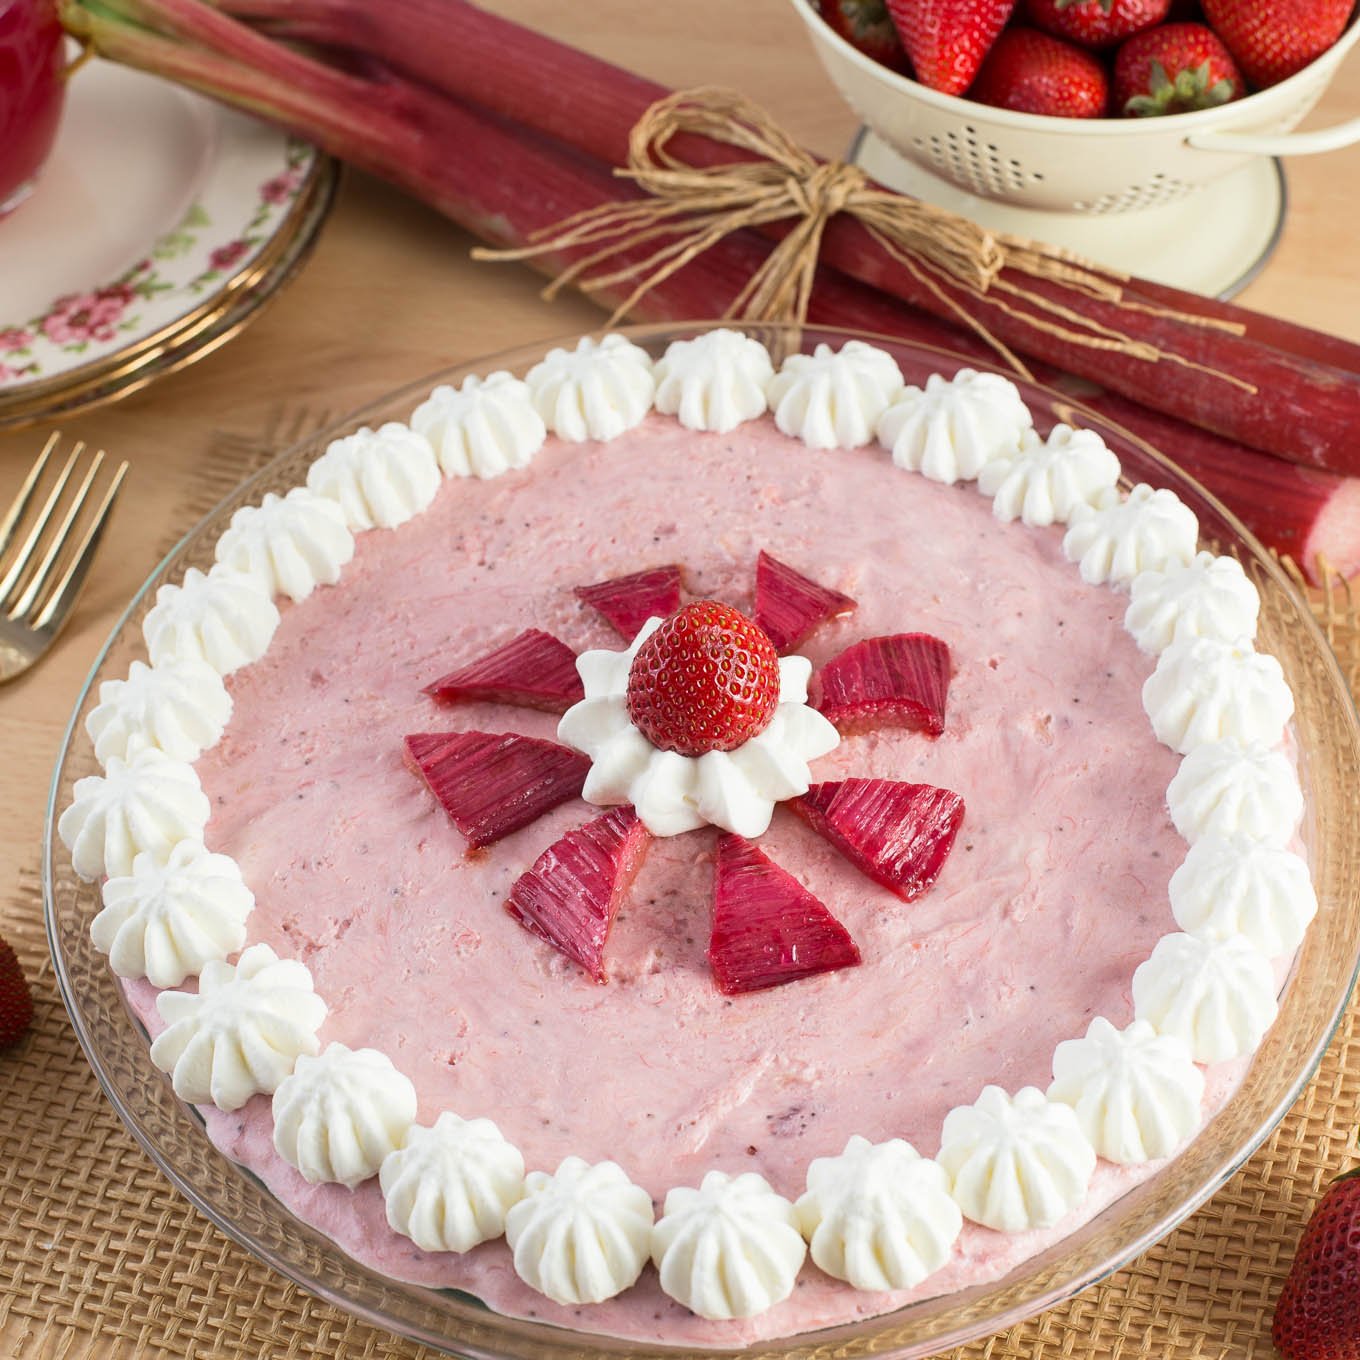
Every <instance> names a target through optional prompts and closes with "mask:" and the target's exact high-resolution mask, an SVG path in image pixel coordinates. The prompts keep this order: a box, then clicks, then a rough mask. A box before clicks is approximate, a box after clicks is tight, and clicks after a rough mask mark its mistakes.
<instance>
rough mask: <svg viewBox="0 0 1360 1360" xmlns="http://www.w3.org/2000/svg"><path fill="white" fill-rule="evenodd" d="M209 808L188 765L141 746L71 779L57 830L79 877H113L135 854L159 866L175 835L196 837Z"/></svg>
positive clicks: (124, 871)
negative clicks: (144, 855)
mask: <svg viewBox="0 0 1360 1360" xmlns="http://www.w3.org/2000/svg"><path fill="white" fill-rule="evenodd" d="M211 811H212V809H211V807H210V805H209V803H208V795H207V794H206V793H204V792H203V789H202V787H201V785H200V784H199V782H198V775H197V774H196V773H195V771H194V767H193V766H192V765H190V764H188V763H187V762H186V761H183V760H172V759H171V758H170V757H169V756H168V755H166V754H165V753H164V752H163V751H158V750H156V749H155V748H154V747H141V748H139V749H138V750H137V751H135V752H134V753H133V754H132V755H131V756H129V757H128V759H127V760H122V759H120V758H119V757H118V756H111V757H110V758H109V762H108V764H107V765H106V766H105V768H104V773H103V774H102V775H97V774H92V775H87V776H86V777H85V778H84V779H78V780H76V785H75V788H74V789H73V790H72V799H71V805H70V807H68V808H67V809H66V811H65V812H63V813H62V814H61V818H60V820H59V821H58V822H57V835H58V836H60V837H61V841H62V844H63V845H64V846H65V847H66V848H67V849H68V850H69V851H70V852H71V863H72V864H73V865H74V866H75V871H76V873H77V874H79V875H80V877H81V878H83V879H85V880H86V881H87V882H88V881H89V880H91V879H96V878H98V877H99V876H100V875H101V874H107V875H108V876H109V877H110V878H121V877H125V876H127V875H128V874H130V873H131V872H132V861H133V860H134V859H135V858H136V857H137V856H138V855H140V854H142V853H143V852H145V853H147V854H149V855H151V856H152V858H153V859H155V860H157V861H158V862H159V863H162V864H163V863H164V862H165V861H166V860H167V859H168V858H169V857H170V852H171V851H172V850H173V849H174V848H175V846H176V845H177V844H179V842H180V841H182V840H201V839H202V838H203V828H204V827H205V826H206V825H207V823H208V815H209V813H210V812H211Z"/></svg>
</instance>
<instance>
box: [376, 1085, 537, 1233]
mask: <svg viewBox="0 0 1360 1360" xmlns="http://www.w3.org/2000/svg"><path fill="white" fill-rule="evenodd" d="M378 1182H379V1184H380V1185H381V1186H382V1192H383V1199H384V1200H385V1201H386V1205H387V1222H388V1224H389V1225H390V1226H391V1228H392V1230H393V1231H394V1232H399V1233H401V1234H402V1236H403V1237H409V1238H410V1239H411V1241H413V1242H414V1243H415V1244H416V1246H418V1247H419V1248H420V1249H421V1250H422V1251H471V1250H472V1248H473V1247H475V1246H476V1245H477V1244H478V1243H479V1242H486V1241H489V1240H490V1239H491V1238H493V1237H499V1236H500V1235H501V1233H503V1232H504V1231H505V1216H506V1214H507V1212H508V1211H509V1209H510V1206H511V1205H512V1204H514V1203H515V1201H516V1200H518V1199H519V1197H520V1196H521V1195H522V1194H523V1193H524V1158H523V1157H522V1156H520V1153H519V1149H518V1148H516V1147H515V1146H514V1145H513V1144H512V1143H510V1142H507V1140H506V1138H505V1136H504V1135H503V1134H502V1133H501V1131H500V1129H498V1128H497V1127H496V1125H495V1124H494V1123H493V1122H492V1121H491V1120H490V1119H462V1118H460V1117H459V1116H458V1115H456V1114H452V1113H450V1112H448V1111H445V1112H444V1113H443V1114H441V1115H440V1116H439V1118H438V1119H436V1120H435V1122H434V1126H433V1127H432V1128H426V1127H424V1126H423V1125H420V1124H413V1125H412V1126H411V1128H410V1129H409V1130H408V1131H407V1134H406V1141H405V1142H404V1143H403V1144H402V1145H401V1147H399V1148H398V1149H397V1150H396V1151H395V1152H391V1153H389V1154H388V1155H387V1156H386V1157H385V1158H384V1159H383V1164H382V1169H381V1170H380V1171H379V1173H378Z"/></svg>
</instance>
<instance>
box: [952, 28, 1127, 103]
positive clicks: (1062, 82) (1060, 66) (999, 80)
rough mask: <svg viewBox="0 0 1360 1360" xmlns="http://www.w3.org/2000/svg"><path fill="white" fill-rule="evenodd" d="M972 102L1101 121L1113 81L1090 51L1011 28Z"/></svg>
mask: <svg viewBox="0 0 1360 1360" xmlns="http://www.w3.org/2000/svg"><path fill="white" fill-rule="evenodd" d="M968 97H969V98H970V99H976V100H977V101H978V103H980V104H991V105H992V106H993V107H995V108H999V109H1012V110H1014V111H1015V112H1016V113H1041V114H1047V115H1049V116H1050V117H1054V118H1100V117H1102V116H1103V115H1104V113H1105V105H1106V103H1107V102H1108V99H1109V79H1108V77H1107V76H1106V74H1105V68H1104V66H1102V65H1101V63H1100V62H1099V61H1098V60H1097V59H1096V58H1095V57H1094V56H1092V55H1091V53H1090V52H1088V51H1086V49H1085V48H1082V47H1077V46H1076V45H1075V44H1073V43H1068V42H1063V41H1062V39H1061V38H1054V37H1051V36H1050V35H1049V34H1047V33H1040V32H1039V30H1038V29H1035V28H1008V29H1007V30H1006V31H1005V32H1004V33H1003V34H1002V35H1001V36H1000V37H999V38H998V39H997V40H996V43H995V45H994V46H993V48H992V50H991V51H990V52H989V53H988V54H987V60H986V61H985V62H983V63H982V70H981V71H979V72H978V78H977V80H975V81H974V82H973V87H972V89H970V90H969V91H968Z"/></svg>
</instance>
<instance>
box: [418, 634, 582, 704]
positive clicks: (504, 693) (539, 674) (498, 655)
mask: <svg viewBox="0 0 1360 1360" xmlns="http://www.w3.org/2000/svg"><path fill="white" fill-rule="evenodd" d="M425 693H426V694H430V695H433V696H434V697H435V698H436V699H438V700H440V701H441V702H442V703H446V704H457V703H468V702H477V701H481V702H483V703H491V704H518V705H519V706H520V707H521V708H541V709H543V710H545V711H546V712H548V713H565V712H566V711H567V709H569V708H570V707H571V706H572V704H574V703H576V702H577V700H579V699H583V698H584V697H585V691H584V690H583V689H582V688H581V677H580V676H579V675H578V674H577V673H576V653H575V652H573V651H572V650H571V648H570V647H568V646H567V644H566V643H565V642H559V641H558V639H557V638H555V637H553V635H552V634H551V633H545V632H543V631H542V630H541V629H538V628H527V629H525V631H524V632H522V633H521V634H520V635H519V636H518V637H517V638H515V639H514V641H513V642H507V643H506V644H505V646H504V647H497V648H496V650H495V651H494V652H488V653H487V654H486V655H485V656H483V657H480V658H478V659H477V660H476V661H470V662H469V663H468V664H467V665H466V666H460V667H459V668H458V669H457V670H456V671H450V672H449V674H448V675H446V676H444V677H443V679H441V680H436V681H435V682H434V684H432V685H426V686H425Z"/></svg>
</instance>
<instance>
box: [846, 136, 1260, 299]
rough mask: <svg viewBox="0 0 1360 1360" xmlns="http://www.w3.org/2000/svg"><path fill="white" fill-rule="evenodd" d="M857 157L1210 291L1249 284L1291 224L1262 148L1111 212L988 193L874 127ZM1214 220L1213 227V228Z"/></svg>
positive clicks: (921, 189) (942, 203) (997, 225)
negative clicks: (910, 156)
mask: <svg viewBox="0 0 1360 1360" xmlns="http://www.w3.org/2000/svg"><path fill="white" fill-rule="evenodd" d="M849 159H850V160H851V161H852V162H853V163H854V164H855V165H858V166H859V167H860V168H861V169H863V170H865V171H866V172H867V173H868V174H870V175H872V176H873V178H874V179H876V180H878V181H879V182H880V183H882V184H886V185H887V186H888V187H889V188H892V189H897V190H899V191H900V192H902V193H906V194H911V195H912V196H913V197H914V198H919V199H921V200H922V201H923V202H926V203H934V204H937V205H938V206H939V207H941V208H948V209H949V210H950V211H951V212H956V213H958V214H960V215H961V216H963V217H967V218H971V219H972V220H973V221H974V222H978V223H980V224H981V225H982V226H984V227H989V228H990V229H991V230H993V231H998V232H1010V233H1012V234H1013V235H1016V236H1028V237H1031V238H1032V239H1034V240H1036V241H1044V242H1047V243H1048V244H1049V245H1056V246H1065V247H1066V248H1067V249H1069V250H1073V251H1076V252H1077V253H1078V254H1079V255H1084V256H1085V257H1086V258H1087V259H1089V260H1094V261H1095V262H1096V263H1098V264H1103V265H1105V266H1106V267H1107V268H1110V269H1114V270H1117V271H1119V272H1121V273H1124V274H1130V275H1133V276H1135V277H1137V278H1143V279H1152V280H1153V281H1155V282H1157V283H1166V284H1172V285H1174V286H1175V287H1177V288H1186V289H1189V290H1190V291H1192V292H1196V293H1205V294H1208V295H1209V296H1217V297H1231V296H1232V295H1233V294H1234V293H1236V292H1239V291H1240V290H1241V289H1243V288H1245V287H1246V286H1247V284H1248V283H1250V282H1251V280H1252V279H1254V278H1255V277H1256V275H1257V274H1258V273H1259V272H1260V270H1261V268H1262V266H1263V265H1264V264H1265V262H1266V260H1267V259H1268V258H1269V257H1270V253H1271V252H1272V251H1273V250H1274V249H1275V246H1276V243H1277V242H1278V241H1279V239H1280V231H1281V228H1282V226H1283V223H1284V213H1285V204H1286V190H1285V180H1284V171H1283V169H1282V168H1281V166H1280V164H1279V162H1278V161H1274V160H1270V159H1268V158H1266V157H1264V156H1261V157H1257V158H1256V159H1255V160H1253V161H1251V162H1250V163H1249V164H1248V165H1247V166H1245V167H1244V168H1243V169H1241V170H1237V171H1234V172H1232V173H1231V174H1228V175H1224V176H1223V177H1222V178H1221V179H1217V180H1214V181H1212V182H1211V183H1209V184H1207V185H1205V186H1204V187H1203V188H1202V189H1201V190H1200V191H1199V192H1198V193H1194V194H1191V195H1189V196H1188V197H1186V198H1182V199H1179V200H1177V201H1176V202H1174V203H1168V204H1166V205H1164V206H1163V207H1160V208H1144V209H1142V210H1141V211H1139V212H1126V213H1106V214H1103V215H1097V214H1079V213H1061V212H1040V211H1036V210H1035V209H1032V208H1028V209H1027V208H1016V207H1013V206H1012V205H1011V204H1008V203H1001V202H999V201H997V200H996V199H990V198H980V197H978V196H977V195H976V194H970V193H967V192H966V191H965V190H963V189H960V188H959V187H958V186H957V185H955V184H954V183H952V182H951V181H950V180H946V179H941V178H940V177H939V176H938V175H934V174H932V173H931V172H930V171H928V170H926V169H925V168H923V167H922V166H920V165H917V164H916V163H915V162H913V161H909V160H906V159H905V158H904V157H902V156H899V155H898V154H897V152H895V151H894V150H892V148H891V147H889V146H888V145H887V144H886V143H884V142H883V141H881V140H880V139H879V138H878V137H876V136H875V135H874V134H873V133H872V132H870V131H869V129H868V128H861V129H860V130H859V132H858V133H857V134H856V136H855V139H854V141H853V142H852V143H851V146H850V154H849ZM1206 223H1212V228H1213V229H1212V230H1205V224H1206Z"/></svg>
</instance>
